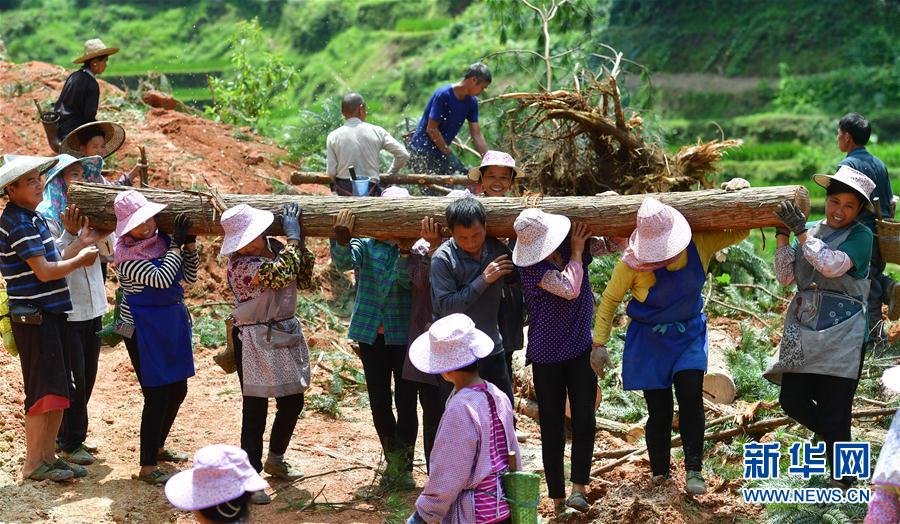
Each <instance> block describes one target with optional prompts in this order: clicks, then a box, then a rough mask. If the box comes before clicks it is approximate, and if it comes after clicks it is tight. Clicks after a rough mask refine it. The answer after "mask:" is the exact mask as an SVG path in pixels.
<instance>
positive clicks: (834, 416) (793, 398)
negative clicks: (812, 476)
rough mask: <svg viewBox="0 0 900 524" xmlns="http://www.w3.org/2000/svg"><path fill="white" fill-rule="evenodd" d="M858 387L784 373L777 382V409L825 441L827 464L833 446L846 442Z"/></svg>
mask: <svg viewBox="0 0 900 524" xmlns="http://www.w3.org/2000/svg"><path fill="white" fill-rule="evenodd" d="M858 384H859V380H858V379H850V378H842V377H831V376H827V375H816V374H812V373H785V374H784V376H783V377H782V379H781V394H780V395H779V397H778V400H779V401H780V402H781V409H783V410H784V412H785V413H787V415H788V416H789V417H791V418H792V419H794V420H796V421H797V422H799V423H801V424H803V425H804V426H806V427H807V428H808V429H809V430H810V431H812V432H813V433H815V434H817V435H819V437H821V439H822V440H824V441H825V446H826V451H827V457H828V463H829V464H831V462H832V451H831V450H832V446H833V445H834V443H835V442H843V441H849V440H850V421H851V413H852V410H853V397H854V395H855V394H856V386H857V385H858Z"/></svg>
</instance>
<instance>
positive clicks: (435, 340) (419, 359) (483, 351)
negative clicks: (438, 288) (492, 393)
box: [409, 313, 494, 374]
mask: <svg viewBox="0 0 900 524" xmlns="http://www.w3.org/2000/svg"><path fill="white" fill-rule="evenodd" d="M493 350H494V341H493V339H491V337H489V336H488V335H487V334H486V333H484V332H483V331H481V330H479V329H478V328H476V327H475V322H473V321H472V319H471V318H469V317H468V316H466V315H464V314H462V313H454V314H452V315H447V316H446V317H444V318H442V319H439V320H435V321H434V323H433V324H431V328H430V329H429V330H428V331H427V332H425V333H422V334H421V335H419V336H418V337H417V338H416V339H415V340H414V341H413V343H412V344H410V346H409V361H410V362H411V363H412V365H413V366H415V367H416V369H418V370H419V371H421V372H423V373H429V374H437V373H446V372H448V371H455V370H457V369H459V368H464V367H466V366H468V365H469V364H471V363H473V362H475V361H477V360H478V359H480V358H484V357H486V356H488V355H490V354H491V352H492V351H493Z"/></svg>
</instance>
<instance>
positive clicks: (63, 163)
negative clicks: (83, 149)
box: [44, 153, 103, 186]
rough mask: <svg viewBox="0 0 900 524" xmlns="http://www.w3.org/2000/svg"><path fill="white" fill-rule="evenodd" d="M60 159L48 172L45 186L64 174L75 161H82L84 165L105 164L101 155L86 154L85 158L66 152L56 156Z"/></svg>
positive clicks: (97, 165)
mask: <svg viewBox="0 0 900 524" xmlns="http://www.w3.org/2000/svg"><path fill="white" fill-rule="evenodd" d="M56 158H58V159H59V162H57V164H56V165H55V166H53V168H52V169H51V170H50V171H48V172H47V180H45V181H44V186H46V185H47V184H49V183H50V181H51V180H53V179H54V178H56V176H57V175H60V174H62V172H63V171H65V169H66V168H67V167H69V166H71V165H72V164H74V163H75V162H79V161H80V162H81V163H82V165H88V164H91V165H93V166H94V167H95V168H99V167H100V166H102V165H103V159H102V158H101V157H99V156H86V157H84V158H75V157H74V156H72V155H67V154H65V153H63V154H61V155H59V156H58V157H56Z"/></svg>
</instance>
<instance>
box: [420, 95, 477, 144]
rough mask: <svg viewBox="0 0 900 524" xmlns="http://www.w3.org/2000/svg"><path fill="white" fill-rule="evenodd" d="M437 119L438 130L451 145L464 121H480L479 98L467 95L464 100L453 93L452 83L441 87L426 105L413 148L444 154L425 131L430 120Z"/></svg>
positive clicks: (445, 141)
mask: <svg viewBox="0 0 900 524" xmlns="http://www.w3.org/2000/svg"><path fill="white" fill-rule="evenodd" d="M429 119H431V120H437V121H438V122H439V124H438V130H440V132H441V136H442V137H444V143H446V144H447V145H450V143H451V142H453V139H454V138H456V135H457V134H458V133H459V130H460V128H462V125H463V122H465V121H466V120H468V121H469V122H478V98H477V97H474V96H468V95H467V96H466V97H465V98H463V99H462V100H460V99H458V98H456V95H454V94H453V86H452V85H450V84H447V85H445V86H444V87H441V88H439V89H438V90H437V91H435V92H434V94H432V95H431V98H430V99H428V105H426V106H425V112H424V113H423V114H422V118H421V120H419V125H418V126H417V127H416V131H415V133H413V136H412V140H411V142H410V146H411V147H412V149H413V150H415V151H418V152H420V153H426V154H430V155H442V154H443V153H441V152H440V151H439V150H438V148H437V146H436V145H434V142H433V141H432V140H431V137H429V136H428V133H427V132H426V131H425V130H426V129H427V128H428V120H429Z"/></svg>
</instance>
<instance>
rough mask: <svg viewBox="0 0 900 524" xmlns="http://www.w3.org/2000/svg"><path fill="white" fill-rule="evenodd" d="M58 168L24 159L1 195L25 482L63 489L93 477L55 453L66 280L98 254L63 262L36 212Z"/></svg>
mask: <svg viewBox="0 0 900 524" xmlns="http://www.w3.org/2000/svg"><path fill="white" fill-rule="evenodd" d="M56 163H57V159H56V158H46V157H32V156H20V157H18V158H15V159H11V160H9V161H7V162H5V163H4V164H3V166H0V189H2V190H3V192H4V193H5V194H6V196H7V198H8V199H9V201H8V202H7V204H6V207H5V208H4V209H3V213H2V215H0V262H2V263H0V273H2V275H3V279H4V280H5V281H6V292H7V294H8V298H9V315H10V321H11V330H12V334H13V339H14V340H15V343H16V348H17V349H18V352H19V362H20V364H21V366H22V382H23V385H24V389H25V461H24V463H23V464H22V477H23V478H25V479H29V480H35V481H42V480H52V481H55V482H61V481H64V480H68V479H71V478H73V477H75V476H78V477H83V476H85V475H86V474H87V471H86V470H85V468H84V467H82V466H78V465H73V464H70V463H69V462H67V461H65V460H64V459H62V458H57V456H56V452H55V449H54V448H55V446H54V442H55V440H56V436H57V434H58V432H59V428H60V424H61V422H62V419H63V411H64V410H65V409H67V408H68V407H69V406H70V404H71V394H72V392H71V390H70V379H69V375H70V368H69V366H70V362H69V356H68V354H67V349H68V347H67V345H66V343H65V342H64V339H65V336H66V314H67V313H68V312H69V311H71V310H72V301H71V297H70V295H69V288H68V286H67V285H66V280H65V278H64V277H65V276H66V275H68V274H69V273H71V272H73V271H75V270H77V269H78V268H82V267H86V266H91V265H92V264H93V263H94V262H95V261H96V259H97V248H96V247H94V246H85V247H83V248H82V249H81V250H80V251H78V252H77V253H74V254H72V255H71V256H70V257H69V258H66V259H64V258H63V257H62V256H61V255H60V253H59V250H58V249H57V247H56V244H55V243H54V241H53V234H52V233H51V232H50V228H49V227H48V226H47V222H46V221H45V220H44V218H43V217H42V216H41V215H40V214H39V213H38V212H37V207H38V204H40V202H41V200H42V198H43V194H42V190H43V184H42V183H41V177H42V175H43V173H45V172H46V171H47V170H49V169H50V168H52V167H53V166H54V165H55V164H56Z"/></svg>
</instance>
